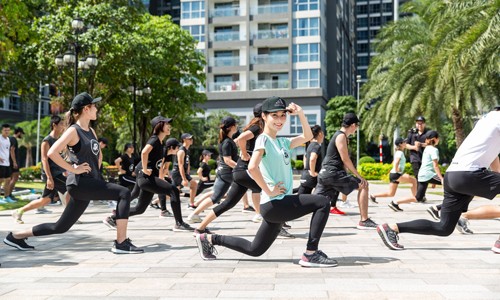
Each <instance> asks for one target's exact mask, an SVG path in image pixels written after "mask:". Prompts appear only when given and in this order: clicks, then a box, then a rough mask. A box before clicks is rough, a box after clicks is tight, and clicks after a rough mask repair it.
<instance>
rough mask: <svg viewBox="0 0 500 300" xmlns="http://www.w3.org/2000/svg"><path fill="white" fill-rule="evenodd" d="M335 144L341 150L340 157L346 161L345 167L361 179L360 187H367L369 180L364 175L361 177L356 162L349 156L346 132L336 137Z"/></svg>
mask: <svg viewBox="0 0 500 300" xmlns="http://www.w3.org/2000/svg"><path fill="white" fill-rule="evenodd" d="M335 145H336V146H337V149H338V150H339V154H340V158H341V159H342V162H343V163H344V167H345V168H346V169H347V170H349V171H351V173H352V174H354V176H356V177H358V178H359V179H360V180H361V183H360V188H364V187H367V186H368V182H367V181H366V180H365V179H364V178H363V177H361V175H359V173H358V170H356V168H355V167H354V164H353V163H352V161H351V158H350V157H349V150H348V148H347V136H346V135H344V134H339V135H338V136H337V138H336V139H335Z"/></svg>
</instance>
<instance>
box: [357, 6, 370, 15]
mask: <svg viewBox="0 0 500 300" xmlns="http://www.w3.org/2000/svg"><path fill="white" fill-rule="evenodd" d="M356 13H357V14H358V15H362V14H367V13H368V5H366V4H362V5H358V6H356Z"/></svg>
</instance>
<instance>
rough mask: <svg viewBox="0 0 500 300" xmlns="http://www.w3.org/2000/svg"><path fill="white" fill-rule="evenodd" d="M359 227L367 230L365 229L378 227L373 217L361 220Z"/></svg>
mask: <svg viewBox="0 0 500 300" xmlns="http://www.w3.org/2000/svg"><path fill="white" fill-rule="evenodd" d="M357 228H358V229H361V230H365V229H376V228H377V223H375V222H373V220H372V219H370V218H368V219H366V220H364V221H359V223H358V226H357Z"/></svg>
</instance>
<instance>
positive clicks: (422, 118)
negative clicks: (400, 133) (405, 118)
mask: <svg viewBox="0 0 500 300" xmlns="http://www.w3.org/2000/svg"><path fill="white" fill-rule="evenodd" d="M415 121H417V122H418V121H420V122H424V123H425V118H424V117H423V116H418V117H416V118H415Z"/></svg>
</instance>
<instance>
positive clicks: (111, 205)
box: [108, 201, 116, 208]
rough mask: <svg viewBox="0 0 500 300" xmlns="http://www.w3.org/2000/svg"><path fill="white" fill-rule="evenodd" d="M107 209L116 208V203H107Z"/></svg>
mask: <svg viewBox="0 0 500 300" xmlns="http://www.w3.org/2000/svg"><path fill="white" fill-rule="evenodd" d="M108 207H109V208H116V201H108Z"/></svg>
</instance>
